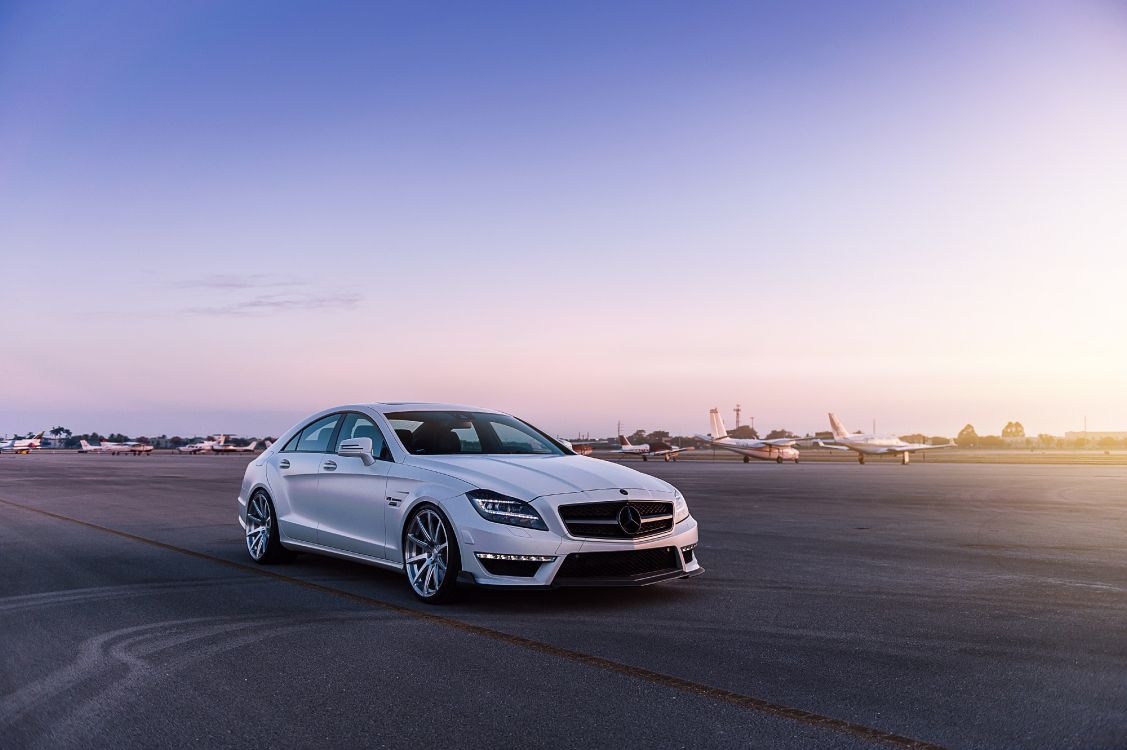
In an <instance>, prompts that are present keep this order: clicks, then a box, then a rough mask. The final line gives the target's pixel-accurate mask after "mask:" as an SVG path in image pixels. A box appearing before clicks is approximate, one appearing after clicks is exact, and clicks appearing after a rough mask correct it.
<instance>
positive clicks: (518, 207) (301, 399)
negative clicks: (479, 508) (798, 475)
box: [0, 1, 1127, 435]
mask: <svg viewBox="0 0 1127 750" xmlns="http://www.w3.org/2000/svg"><path fill="white" fill-rule="evenodd" d="M1125 93H1127V13H1125V12H1124V11H1123V9H1122V6H1118V7H1117V6H1116V4H1113V3H1110V2H1108V3H1101V2H1068V3H1046V4H1042V3H1035V2H1014V3H983V2H967V3H928V4H923V3H899V2H896V3H859V4H854V3H849V4H844V3H797V4H796V3H777V4H771V5H763V6H759V5H754V4H749V3H745V2H741V3H732V4H721V3H712V4H701V3H693V4H684V3H653V2H645V3H636V4H635V3H614V4H607V3H567V4H559V5H555V4H543V3H535V4H528V3H474V4H456V3H448V4H442V5H440V4H429V3H354V4H353V3H343V4H336V3H317V4H308V3H282V2H262V3H252V2H242V3H237V4H232V3H225V2H222V3H221V2H215V3H207V2H191V3H182V4H180V3H172V2H169V3H149V2H138V3H95V2H49V1H37V2H25V3H20V2H15V3H13V2H0V103H2V104H0V303H2V304H3V309H4V310H5V311H6V313H7V315H6V318H7V319H6V321H5V323H4V325H3V326H2V329H0V433H10V432H13V431H21V432H23V431H27V430H33V429H34V430H37V429H42V428H44V427H51V426H53V425H55V424H63V425H65V426H69V427H70V428H71V429H74V430H76V431H87V430H99V431H102V432H107V431H122V432H126V433H130V434H137V433H161V432H164V433H168V434H174V433H180V434H188V433H190V434H202V433H209V432H217V431H229V432H236V433H240V432H241V433H277V432H281V431H282V430H284V429H285V428H286V427H288V426H289V425H290V423H291V422H292V421H294V420H296V419H298V418H300V417H301V416H303V415H304V414H305V413H307V412H310V411H313V410H315V409H319V408H322V407H324V406H327V405H331V404H333V403H338V402H351V401H372V400H400V399H419V400H441V401H464V402H470V403H476V404H480V405H483V406H491V407H495V408H502V409H506V410H510V411H513V412H515V413H517V414H518V415H520V416H524V417H526V418H528V419H530V420H531V421H534V422H536V423H537V424H538V425H540V426H542V427H544V428H545V429H548V430H551V431H553V432H558V433H561V434H573V433H575V432H576V431H584V432H586V431H590V432H592V433H595V434H597V435H606V434H610V433H611V432H613V430H614V426H615V423H616V422H617V421H618V420H619V419H621V420H622V421H623V423H624V426H625V428H626V429H627V430H628V431H632V430H634V429H635V428H639V427H640V428H645V429H647V430H652V429H659V428H664V429H669V430H672V431H674V432H678V433H691V432H701V431H706V430H707V426H708V422H707V414H708V409H709V408H711V407H713V406H719V407H721V408H722V409H723V410H724V414H725V417H726V419H728V420H729V422H731V421H733V420H732V416H731V407H732V406H733V405H734V404H735V403H736V402H740V403H742V404H743V406H744V415H745V419H746V417H748V416H750V415H754V416H755V417H756V426H757V427H761V428H767V429H770V428H772V427H787V428H789V429H792V430H795V431H799V432H806V431H813V430H817V429H825V428H826V426H827V425H826V419H825V412H826V411H830V410H832V411H835V412H836V413H838V414H839V415H840V416H841V417H842V419H843V420H844V421H845V423H846V424H847V425H848V426H849V427H851V428H854V429H858V428H864V429H866V430H867V429H868V428H869V426H870V425H871V421H872V419H873V418H876V420H877V423H878V424H877V426H878V428H879V429H881V430H882V431H886V430H887V431H890V432H898V433H903V432H915V431H924V432H928V433H932V434H947V435H950V434H953V433H955V432H957V431H958V429H959V428H960V427H961V426H962V425H963V424H964V423H966V422H968V421H969V422H972V423H974V424H975V426H976V427H977V428H978V430H979V432H980V433H986V432H998V431H999V430H1000V428H1001V426H1002V425H1003V424H1005V423H1006V422H1007V421H1009V420H1011V419H1019V420H1021V421H1022V422H1023V423H1024V424H1025V426H1026V428H1027V431H1030V432H1033V433H1036V432H1052V433H1060V432H1063V431H1064V430H1067V429H1080V428H1081V427H1082V424H1083V422H1082V420H1083V418H1084V416H1085V415H1087V416H1088V417H1089V426H1090V427H1091V428H1092V429H1127V396H1125V395H1124V390H1123V384H1124V382H1127V353H1125V351H1127V350H1125V347H1124V344H1123V341H1124V331H1127V304H1125V303H1124V283H1125V282H1127V260H1125V258H1127V210H1124V208H1125V196H1127V138H1125V137H1124V133H1127V96H1125Z"/></svg>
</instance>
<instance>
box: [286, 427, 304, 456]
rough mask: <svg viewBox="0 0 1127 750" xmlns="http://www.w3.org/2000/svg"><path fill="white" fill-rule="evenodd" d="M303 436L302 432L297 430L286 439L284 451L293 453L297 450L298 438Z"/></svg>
mask: <svg viewBox="0 0 1127 750" xmlns="http://www.w3.org/2000/svg"><path fill="white" fill-rule="evenodd" d="M299 437H301V432H295V433H294V434H293V437H292V438H290V439H289V440H288V441H286V446H285V447H284V448H282V453H293V452H294V451H296V450H297V439H298V438H299Z"/></svg>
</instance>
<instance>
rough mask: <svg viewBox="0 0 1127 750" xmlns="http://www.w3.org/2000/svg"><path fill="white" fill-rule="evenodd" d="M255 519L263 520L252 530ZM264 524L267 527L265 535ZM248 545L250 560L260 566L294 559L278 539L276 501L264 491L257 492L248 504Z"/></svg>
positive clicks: (292, 554) (291, 553)
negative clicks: (261, 541)
mask: <svg viewBox="0 0 1127 750" xmlns="http://www.w3.org/2000/svg"><path fill="white" fill-rule="evenodd" d="M252 513H253V514H254V515H252ZM255 519H261V520H259V521H258V523H257V524H255V525H256V526H257V527H258V528H257V529H256V530H252V528H251V526H252V521H253V520H255ZM263 524H264V525H265V527H266V528H265V533H264V534H263V529H262V525H263ZM252 535H253V539H252ZM260 540H264V545H263V546H262V547H259V541H260ZM246 545H247V554H248V555H250V559H251V560H254V561H255V562H256V563H258V564H259V565H275V564H277V563H284V562H289V561H290V560H292V559H293V558H294V553H293V552H292V551H291V550H288V549H286V548H285V547H283V546H282V540H281V539H280V538H279V537H278V514H277V512H275V510H274V501H273V500H271V499H270V496H269V495H267V494H266V492H265V491H263V490H256V491H255V492H254V494H252V495H251V496H250V500H249V501H248V502H247V530H246ZM256 553H257V556H256Z"/></svg>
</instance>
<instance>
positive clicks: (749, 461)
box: [744, 456, 751, 464]
mask: <svg viewBox="0 0 1127 750" xmlns="http://www.w3.org/2000/svg"><path fill="white" fill-rule="evenodd" d="M744 463H745V464H749V463H751V457H750V456H744Z"/></svg>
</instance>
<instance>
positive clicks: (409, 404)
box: [364, 401, 504, 414]
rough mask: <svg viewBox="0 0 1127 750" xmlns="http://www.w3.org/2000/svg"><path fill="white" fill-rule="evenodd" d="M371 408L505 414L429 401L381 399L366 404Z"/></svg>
mask: <svg viewBox="0 0 1127 750" xmlns="http://www.w3.org/2000/svg"><path fill="white" fill-rule="evenodd" d="M364 406H367V407H368V408H369V409H373V410H375V411H377V412H379V413H381V414H387V413H388V412H397V411H477V412H485V413H488V414H503V413H504V412H499V411H497V410H496V409H482V408H481V407H479V406H468V405H466V404H443V403H429V402H426V401H380V402H376V403H371V404H364Z"/></svg>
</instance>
